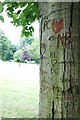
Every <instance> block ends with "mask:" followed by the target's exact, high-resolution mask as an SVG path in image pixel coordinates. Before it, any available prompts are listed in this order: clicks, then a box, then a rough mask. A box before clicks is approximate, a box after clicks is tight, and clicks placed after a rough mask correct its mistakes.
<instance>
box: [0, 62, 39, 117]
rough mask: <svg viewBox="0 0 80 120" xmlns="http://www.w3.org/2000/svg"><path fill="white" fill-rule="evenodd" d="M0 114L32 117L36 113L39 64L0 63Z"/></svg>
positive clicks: (2, 115)
mask: <svg viewBox="0 0 80 120" xmlns="http://www.w3.org/2000/svg"><path fill="white" fill-rule="evenodd" d="M0 68H1V69H0V83H1V84H0V106H1V107H0V116H1V117H6V118H12V117H13V118H14V117H16V118H33V117H37V115H38V104H39V65H34V64H32V65H30V64H29V65H27V64H23V63H22V64H21V66H20V67H19V65H18V64H17V63H8V62H4V63H0Z"/></svg>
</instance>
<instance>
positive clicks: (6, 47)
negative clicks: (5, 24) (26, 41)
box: [0, 30, 11, 60]
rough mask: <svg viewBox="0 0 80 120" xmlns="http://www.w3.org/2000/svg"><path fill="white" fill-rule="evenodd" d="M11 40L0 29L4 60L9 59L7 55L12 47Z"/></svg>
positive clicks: (0, 43)
mask: <svg viewBox="0 0 80 120" xmlns="http://www.w3.org/2000/svg"><path fill="white" fill-rule="evenodd" d="M10 45H11V42H10V41H9V40H8V38H7V37H6V36H5V34H4V33H3V31H1V30H0V51H1V57H2V60H7V55H8V52H9V49H10Z"/></svg>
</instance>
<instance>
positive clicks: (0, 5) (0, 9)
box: [0, 2, 4, 22]
mask: <svg viewBox="0 0 80 120" xmlns="http://www.w3.org/2000/svg"><path fill="white" fill-rule="evenodd" d="M2 11H3V5H2V3H1V2H0V13H2ZM0 20H1V21H2V22H4V18H3V16H2V15H0Z"/></svg>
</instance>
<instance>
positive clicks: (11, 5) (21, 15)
mask: <svg viewBox="0 0 80 120" xmlns="http://www.w3.org/2000/svg"><path fill="white" fill-rule="evenodd" d="M3 5H4V6H5V5H6V11H7V14H8V16H9V17H10V18H12V23H13V24H14V25H15V26H22V27H23V29H22V36H26V37H29V36H32V33H33V31H34V29H33V27H32V26H31V24H32V23H33V22H34V21H35V20H37V19H38V18H39V14H38V3H37V2H33V3H32V2H7V3H6V2H5V3H4V4H3Z"/></svg>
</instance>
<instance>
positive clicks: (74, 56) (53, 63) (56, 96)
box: [39, 2, 80, 118]
mask: <svg viewBox="0 0 80 120" xmlns="http://www.w3.org/2000/svg"><path fill="white" fill-rule="evenodd" d="M39 10H40V17H41V19H40V32H41V33H40V55H41V63H40V104H39V117H40V118H78V117H79V114H78V111H80V108H79V106H80V103H79V102H78V101H79V97H78V96H79V94H78V92H79V84H80V79H79V78H80V66H79V61H80V53H79V49H80V47H79V45H80V44H79V43H80V40H79V37H80V35H79V32H80V26H79V24H80V23H79V19H80V18H79V16H80V15H79V11H80V7H79V3H52V2H50V3H49V2H48V3H47V2H46V3H39ZM57 21H58V22H57ZM78 103H79V104H78Z"/></svg>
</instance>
